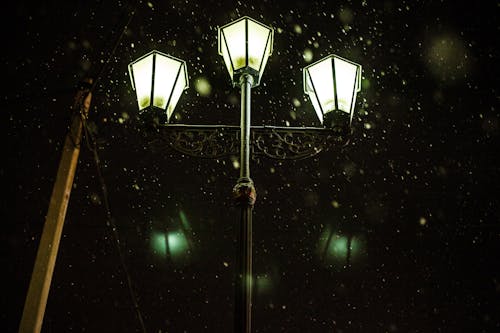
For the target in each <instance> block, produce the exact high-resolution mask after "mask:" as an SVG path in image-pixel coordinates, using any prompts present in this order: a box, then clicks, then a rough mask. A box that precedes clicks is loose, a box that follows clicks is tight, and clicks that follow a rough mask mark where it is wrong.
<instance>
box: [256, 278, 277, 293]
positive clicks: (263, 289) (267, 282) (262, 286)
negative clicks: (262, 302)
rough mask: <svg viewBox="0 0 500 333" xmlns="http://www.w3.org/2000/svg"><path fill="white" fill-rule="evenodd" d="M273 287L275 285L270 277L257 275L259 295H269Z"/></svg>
mask: <svg viewBox="0 0 500 333" xmlns="http://www.w3.org/2000/svg"><path fill="white" fill-rule="evenodd" d="M272 286H273V283H272V280H271V277H270V276H269V275H267V274H265V275H257V279H256V289H257V292H258V293H267V292H268V291H269V290H270V289H271V288H272Z"/></svg>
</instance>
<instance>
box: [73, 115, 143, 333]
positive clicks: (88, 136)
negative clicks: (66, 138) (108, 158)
mask: <svg viewBox="0 0 500 333" xmlns="http://www.w3.org/2000/svg"><path fill="white" fill-rule="evenodd" d="M81 119H82V124H83V130H84V134H85V142H86V145H87V148H88V149H89V150H90V151H91V152H92V153H93V157H94V162H95V166H96V171H97V176H98V178H99V183H100V185H101V191H102V195H103V203H104V208H105V210H106V225H107V226H108V227H111V231H112V236H113V239H114V243H115V245H116V249H117V250H118V255H119V257H120V264H121V266H122V269H123V271H124V273H125V276H126V278H127V286H128V290H129V293H130V297H131V299H132V303H133V305H134V309H135V311H136V314H137V319H138V320H139V323H140V326H141V329H142V332H143V333H146V327H145V325H144V320H143V318H142V314H141V310H140V308H139V303H138V301H137V295H136V294H135V292H134V288H133V286H132V278H131V277H130V272H129V270H128V267H127V265H126V262H125V257H124V255H123V253H122V251H121V247H120V236H119V234H118V230H117V228H116V224H115V222H114V219H113V215H112V214H111V209H110V206H109V195H108V189H107V186H106V183H105V181H104V177H103V175H102V168H101V162H100V159H99V154H98V153H97V144H96V140H95V138H94V136H93V135H92V133H91V132H90V131H89V129H88V126H87V121H86V117H85V116H83V114H82V117H81Z"/></svg>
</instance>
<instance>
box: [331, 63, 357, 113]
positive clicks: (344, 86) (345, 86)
mask: <svg viewBox="0 0 500 333" xmlns="http://www.w3.org/2000/svg"><path fill="white" fill-rule="evenodd" d="M334 64H335V80H336V83H337V98H338V108H339V110H340V111H344V112H347V113H351V111H352V110H353V108H352V107H353V106H354V105H353V104H354V103H353V102H354V98H355V93H356V90H357V84H356V83H357V76H358V75H357V70H358V66H356V65H355V64H353V63H351V62H348V61H345V60H343V59H341V58H334Z"/></svg>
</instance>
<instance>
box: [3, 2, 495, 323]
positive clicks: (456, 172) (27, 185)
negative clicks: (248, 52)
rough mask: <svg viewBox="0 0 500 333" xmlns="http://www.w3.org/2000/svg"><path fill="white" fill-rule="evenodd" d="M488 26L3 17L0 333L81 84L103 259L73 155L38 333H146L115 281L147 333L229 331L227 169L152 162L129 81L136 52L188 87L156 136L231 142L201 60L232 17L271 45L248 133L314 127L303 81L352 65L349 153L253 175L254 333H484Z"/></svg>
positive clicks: (239, 6) (312, 17) (57, 13)
mask: <svg viewBox="0 0 500 333" xmlns="http://www.w3.org/2000/svg"><path fill="white" fill-rule="evenodd" d="M499 8H500V7H499V4H498V1H470V2H460V1H458V2H457V1H402V2H399V1H388V0H387V1H369V0H365V1H298V0H288V1H281V0H280V1H262V2H252V1H249V2H243V1H239V2H234V3H233V2H229V1H228V2H225V3H224V2H222V1H200V2H195V1H187V0H186V1H151V2H147V1H143V2H140V1H139V2H138V3H136V2H134V1H118V2H115V3H113V2H111V1H107V2H104V1H59V2H56V1H38V2H36V3H31V2H30V3H27V2H23V1H21V2H17V3H16V4H11V8H9V9H8V10H7V9H5V10H4V16H5V17H4V19H3V20H2V29H1V30H2V35H3V45H4V46H3V48H2V52H1V55H0V57H1V58H0V59H1V63H2V64H3V67H2V68H3V71H4V75H3V77H4V79H5V80H3V85H2V86H3V93H2V98H1V101H2V112H1V114H2V120H1V123H2V128H3V131H2V133H3V135H5V138H4V143H5V148H6V150H5V151H4V152H6V154H5V155H4V158H3V163H2V164H1V167H0V174H1V176H2V184H3V185H4V193H3V199H2V200H1V203H2V205H1V207H2V223H3V226H4V227H3V232H2V233H1V234H2V239H1V243H2V249H4V250H3V251H2V256H1V258H2V264H3V265H2V266H3V272H4V273H3V274H2V275H3V281H4V283H3V293H4V296H3V297H2V298H1V299H2V311H1V317H0V322H1V324H0V325H1V327H2V329H1V330H2V332H17V329H18V325H19V321H20V318H21V314H22V309H23V305H24V300H25V296H26V292H27V289H28V285H29V279H30V275H31V272H32V269H33V264H34V260H35V255H36V251H37V247H38V243H39V240H40V236H41V231H42V226H43V223H44V217H45V214H46V213H47V209H48V203H49V200H50V195H51V192H52V186H53V184H54V180H55V176H56V172H57V167H58V163H59V159H60V156H61V151H62V145H63V142H64V137H65V135H66V133H67V130H68V126H69V124H70V119H71V105H72V103H73V96H74V94H75V89H76V86H77V84H78V82H79V81H80V80H82V79H84V78H85V77H92V78H94V80H97V85H96V87H95V90H94V91H93V99H92V103H91V110H90V116H89V118H90V119H89V121H88V128H89V131H90V132H91V133H92V134H93V137H94V138H95V143H96V146H97V152H98V156H99V158H100V161H101V169H102V175H103V177H102V179H103V180H104V182H105V184H106V186H107V188H108V199H109V207H110V212H111V215H112V221H111V225H113V224H114V225H115V226H116V231H117V234H118V235H119V239H120V243H119V246H118V248H119V250H118V248H117V243H116V239H115V238H114V236H113V232H112V226H110V223H109V222H110V221H109V220H108V219H107V214H106V209H105V204H104V203H105V199H106V198H105V197H104V196H103V193H102V191H101V184H100V178H99V176H98V173H97V171H96V166H95V163H94V155H93V154H92V151H91V150H90V149H89V147H87V145H86V144H84V145H83V147H82V151H81V154H80V158H79V163H78V168H77V171H76V176H75V181H74V186H73V191H72V193H71V199H70V203H69V207H68V211H67V215H66V222H65V226H64V230H63V237H62V240H61V244H60V248H59V254H58V259H57V263H56V267H55V271H54V276H53V280H52V286H51V290H50V295H49V299H48V303H47V308H46V313H45V318H44V324H43V329H42V331H43V332H142V330H141V326H140V324H139V321H138V319H137V316H136V311H135V310H134V306H133V301H132V299H131V294H130V290H129V288H128V287H127V274H126V272H128V273H129V277H130V280H131V283H132V287H133V290H134V293H135V295H136V300H137V303H138V304H139V309H138V310H139V311H140V313H141V315H142V317H143V318H144V324H145V327H146V330H147V332H155V333H157V332H162V333H164V332H231V331H232V327H233V308H234V287H233V274H234V270H235V260H236V254H237V253H236V249H237V247H236V233H237V224H238V222H239V211H238V209H237V207H235V206H234V205H233V203H232V198H231V189H232V187H233V185H234V184H235V182H236V180H237V178H238V177H239V169H238V164H237V163H236V162H237V157H236V156H228V157H225V158H220V159H217V160H216V159H200V158H194V157H189V156H184V155H182V154H179V153H177V152H176V151H174V150H172V149H171V148H168V147H167V146H165V145H160V144H158V142H157V140H155V134H154V132H151V128H150V126H148V124H147V123H146V122H145V121H144V119H143V118H141V117H140V115H139V113H138V108H137V102H136V100H135V94H134V92H133V91H132V89H131V85H130V79H129V77H128V70H127V65H128V64H129V63H130V62H131V61H133V60H135V59H136V58H138V57H139V56H142V55H143V54H145V53H147V52H149V51H150V50H152V49H157V50H159V51H162V52H164V53H168V54H171V55H173V56H175V57H178V58H181V59H184V60H185V61H186V62H187V69H188V74H189V84H190V88H189V89H188V90H187V91H185V93H184V94H183V95H182V96H181V98H180V100H179V103H178V105H177V108H176V110H175V119H174V120H173V122H174V123H183V124H226V125H238V122H239V90H238V89H237V88H233V87H232V86H231V83H230V79H229V75H228V73H227V71H226V68H225V66H224V63H223V60H222V57H220V56H219V55H218V54H217V27H218V26H221V25H224V24H226V23H229V22H230V21H232V20H234V19H236V18H239V17H241V16H244V15H248V16H251V17H252V18H255V19H256V20H259V21H261V22H262V23H264V24H267V25H270V26H272V27H273V28H274V29H275V42H274V53H273V55H272V56H271V57H270V58H269V62H268V64H267V67H266V70H265V71H264V75H263V77H262V80H261V85H260V86H259V87H257V88H255V89H253V91H252V125H264V124H265V125H276V126H286V125H289V126H321V124H320V123H319V122H318V120H317V118H316V115H315V112H314V110H313V107H312V104H311V103H310V101H309V99H308V97H307V96H306V95H304V93H303V87H302V68H303V67H305V66H307V65H308V64H310V63H312V62H314V61H317V60H319V59H321V58H322V57H325V56H327V55H328V54H331V53H335V54H338V55H340V56H343V57H345V58H348V59H350V60H352V61H355V62H357V63H360V64H361V65H362V66H363V73H362V78H363V81H362V91H361V92H360V93H359V94H358V99H357V101H356V111H355V112H356V113H355V116H354V119H353V125H352V129H353V133H352V135H351V137H350V143H349V145H347V146H346V147H335V146H332V147H330V149H328V150H327V151H324V152H322V153H321V154H319V155H317V156H315V157H313V158H310V159H306V160H301V161H277V160H272V159H265V158H261V159H258V160H253V161H252V162H251V173H252V178H253V180H254V182H255V186H256V189H257V194H258V197H257V203H256V206H255V209H254V215H253V216H254V274H255V276H254V286H255V289H254V303H253V309H254V312H253V330H254V332H336V333H341V332H344V333H348V332H422V333H423V332H499V331H500V319H499V293H500V274H499V272H500V270H499V261H498V253H499V250H500V242H499V235H500V229H499V222H500V213H499V211H500V210H499V208H500V196H499V195H498V193H499V190H500V180H499V171H500V157H499V155H500V154H499V151H500V149H499V144H500V140H499V139H500V128H499V126H500V124H499V123H500V112H499V105H498V104H499V103H498V102H499V91H498V87H499V80H498V77H499V74H500V73H499V70H498V65H497V63H498V58H499V54H498V48H497V44H496V43H497V42H498V33H499V27H498V17H499ZM134 10H135V12H134V13H135V14H131V13H132V11H134ZM129 20H130V22H129V24H128V27H127V29H125V30H124V26H125V25H126V24H127V22H128V21H129ZM122 32H123V34H122ZM495 40H496V41H497V42H495ZM5 74H6V75H5ZM90 144H92V143H90ZM348 244H350V245H348ZM349 247H350V250H349V251H347V249H348V248H349ZM120 253H121V255H122V256H123V258H124V262H125V267H126V269H125V268H124V266H123V265H122V264H121V262H120Z"/></svg>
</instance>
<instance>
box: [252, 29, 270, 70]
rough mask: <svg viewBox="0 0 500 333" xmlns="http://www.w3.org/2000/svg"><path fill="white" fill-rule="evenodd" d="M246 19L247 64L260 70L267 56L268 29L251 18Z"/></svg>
mask: <svg viewBox="0 0 500 333" xmlns="http://www.w3.org/2000/svg"><path fill="white" fill-rule="evenodd" d="M247 21H248V65H249V66H250V67H251V68H253V69H255V70H256V71H259V72H260V69H261V66H262V65H265V63H264V62H265V61H266V62H267V58H268V57H269V53H270V52H269V47H268V44H270V42H271V41H270V40H268V39H269V34H270V30H269V28H267V27H264V26H262V25H261V24H258V23H256V22H253V21H251V20H247ZM262 67H264V66H262Z"/></svg>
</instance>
